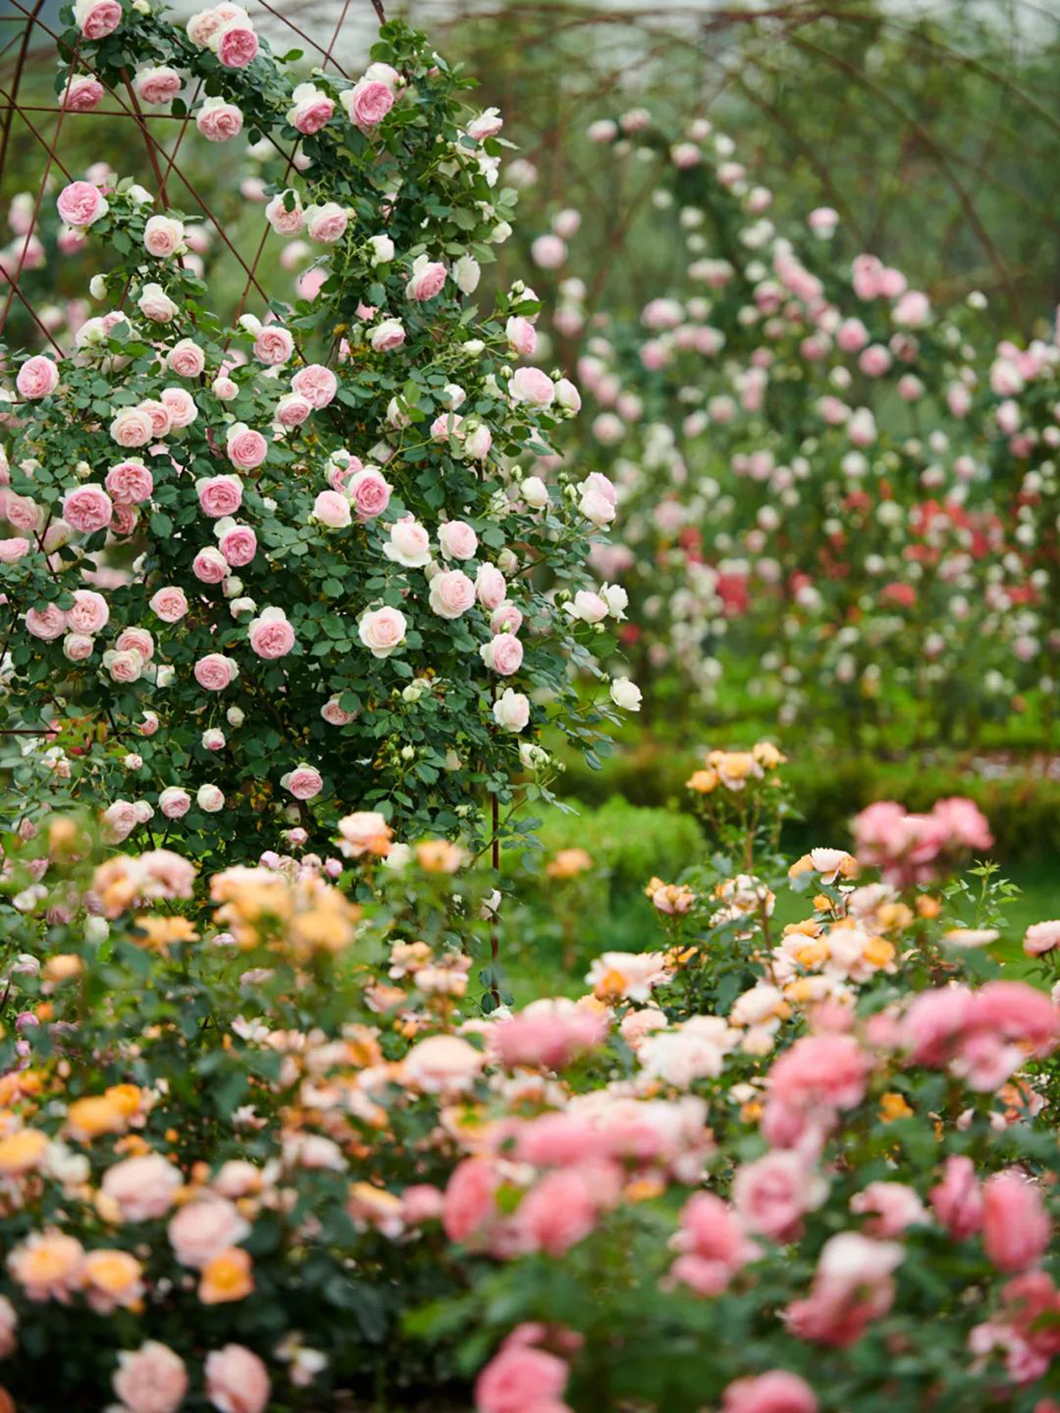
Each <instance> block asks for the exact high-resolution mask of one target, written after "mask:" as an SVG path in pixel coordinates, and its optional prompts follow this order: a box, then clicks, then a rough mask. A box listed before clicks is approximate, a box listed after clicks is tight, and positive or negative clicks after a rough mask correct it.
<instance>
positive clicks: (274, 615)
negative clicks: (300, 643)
mask: <svg viewBox="0 0 1060 1413" xmlns="http://www.w3.org/2000/svg"><path fill="white" fill-rule="evenodd" d="M248 636H249V639H250V646H251V649H252V651H253V652H255V653H257V655H258V657H263V658H268V659H270V660H271V659H274V658H278V657H286V656H287V654H288V653H289V652H290V651H291V649H292V648H293V647H294V644H295V636H294V629H293V628H292V627H291V624H290V623H289V622H288V621H287V615H286V614H285V613H284V611H283V609H282V608H266V609H263V610H262V612H261V614H260V615H259V616H258V617H257V618H255V619H254V621H253V622H252V623H251V625H250V628H249V630H248Z"/></svg>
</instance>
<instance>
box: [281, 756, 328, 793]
mask: <svg viewBox="0 0 1060 1413" xmlns="http://www.w3.org/2000/svg"><path fill="white" fill-rule="evenodd" d="M284 779H285V781H286V783H285V785H284V789H286V790H289V791H290V793H291V794H292V795H293V796H294V797H295V799H296V800H311V799H313V797H314V796H315V795H319V794H320V792H321V790H323V788H324V778H323V776H322V775H321V774H320V771H319V770H317V769H316V767H315V766H312V765H299V766H296V767H295V769H294V770H292V771H291V773H290V775H287V776H285V777H284Z"/></svg>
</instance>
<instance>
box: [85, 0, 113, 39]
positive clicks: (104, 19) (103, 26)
mask: <svg viewBox="0 0 1060 1413" xmlns="http://www.w3.org/2000/svg"><path fill="white" fill-rule="evenodd" d="M74 19H75V20H76V21H77V24H78V26H79V28H80V30H81V33H82V34H83V35H84V36H85V38H86V39H89V40H92V41H95V40H97V39H106V37H107V35H108V34H113V33H114V31H115V30H116V29H117V28H118V26H119V25H120V24H121V6H120V5H119V4H118V0H78V3H77V4H76V5H75V6H74Z"/></svg>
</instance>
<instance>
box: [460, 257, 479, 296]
mask: <svg viewBox="0 0 1060 1413" xmlns="http://www.w3.org/2000/svg"><path fill="white" fill-rule="evenodd" d="M481 278H482V267H481V265H479V263H478V261H477V260H476V259H475V258H474V256H473V255H461V257H460V259H459V260H457V262H456V263H455V264H454V266H453V279H454V280H455V281H456V287H457V289H458V290H459V291H460V293H461V294H474V293H475V291H476V290H477V289H478V282H479V280H480V279H481Z"/></svg>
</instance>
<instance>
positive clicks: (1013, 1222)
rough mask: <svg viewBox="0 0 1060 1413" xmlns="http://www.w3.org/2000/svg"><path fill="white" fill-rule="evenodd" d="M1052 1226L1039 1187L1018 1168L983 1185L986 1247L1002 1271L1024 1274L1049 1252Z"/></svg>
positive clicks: (997, 1175) (988, 1255)
mask: <svg viewBox="0 0 1060 1413" xmlns="http://www.w3.org/2000/svg"><path fill="white" fill-rule="evenodd" d="M1051 1236H1052V1224H1051V1222H1050V1220H1049V1214H1048V1212H1047V1211H1046V1210H1045V1206H1044V1204H1043V1202H1042V1195H1041V1191H1040V1189H1039V1188H1038V1186H1037V1185H1036V1184H1035V1183H1033V1182H1031V1181H1030V1179H1029V1178H1027V1177H1025V1176H1024V1174H1023V1173H1021V1172H1020V1170H1019V1169H1018V1168H1006V1169H1005V1170H1004V1171H1003V1172H1000V1173H995V1174H994V1175H993V1176H992V1177H991V1178H988V1179H987V1181H986V1183H984V1185H983V1245H984V1247H985V1248H986V1254H987V1258H988V1259H989V1260H990V1261H991V1262H992V1263H993V1264H994V1265H995V1266H996V1267H997V1269H998V1270H999V1271H1009V1272H1016V1271H1024V1270H1026V1269H1027V1267H1028V1266H1034V1265H1036V1264H1037V1263H1038V1262H1039V1261H1040V1260H1041V1258H1042V1257H1043V1256H1044V1255H1045V1253H1046V1251H1047V1250H1048V1249H1049V1242H1050V1238H1051Z"/></svg>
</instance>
